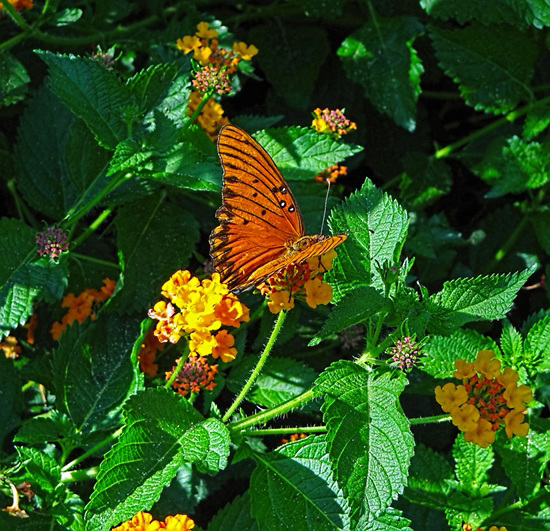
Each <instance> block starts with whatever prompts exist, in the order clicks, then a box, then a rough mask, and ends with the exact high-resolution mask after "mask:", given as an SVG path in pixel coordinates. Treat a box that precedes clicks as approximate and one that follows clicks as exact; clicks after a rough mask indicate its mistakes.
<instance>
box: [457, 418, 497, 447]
mask: <svg viewBox="0 0 550 531" xmlns="http://www.w3.org/2000/svg"><path fill="white" fill-rule="evenodd" d="M464 439H465V440H466V441H468V442H473V443H475V444H477V445H478V446H481V448H487V447H488V446H490V445H491V444H493V443H494V442H495V432H494V431H493V426H492V424H491V423H490V422H489V421H488V420H485V419H479V421H478V423H477V427H476V429H475V430H470V431H467V432H464Z"/></svg>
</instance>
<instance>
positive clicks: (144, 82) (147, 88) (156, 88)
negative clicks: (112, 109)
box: [126, 63, 178, 114]
mask: <svg viewBox="0 0 550 531" xmlns="http://www.w3.org/2000/svg"><path fill="white" fill-rule="evenodd" d="M177 73H178V66H177V64H176V63H166V64H162V63H161V64H155V65H151V66H149V67H148V68H145V69H144V70H141V71H139V72H138V73H136V74H135V75H134V76H133V77H131V78H130V79H129V80H128V81H127V82H126V85H127V86H128V88H129V89H130V90H131V92H132V94H133V95H134V97H135V99H136V101H137V103H138V105H139V107H140V109H141V111H142V112H143V113H144V114H146V113H148V112H149V111H151V110H152V109H153V107H156V106H157V105H159V104H160V102H161V101H162V100H164V99H165V98H166V97H167V95H168V92H169V90H170V87H171V86H172V83H173V81H174V79H175V77H176V75H177Z"/></svg>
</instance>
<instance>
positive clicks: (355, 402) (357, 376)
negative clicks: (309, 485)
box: [315, 361, 414, 520]
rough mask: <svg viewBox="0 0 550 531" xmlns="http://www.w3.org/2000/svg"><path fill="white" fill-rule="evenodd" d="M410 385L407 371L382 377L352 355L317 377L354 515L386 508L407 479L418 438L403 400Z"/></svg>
mask: <svg viewBox="0 0 550 531" xmlns="http://www.w3.org/2000/svg"><path fill="white" fill-rule="evenodd" d="M404 387H405V378H404V377H402V375H400V377H399V378H396V379H392V378H391V376H390V374H388V373H386V374H384V375H382V376H381V377H376V376H375V375H374V374H373V373H369V372H368V371H366V370H365V369H363V368H362V367H359V366H358V365H356V364H354V363H351V362H348V361H339V362H336V363H333V364H332V365H331V366H330V367H329V368H328V369H326V370H325V371H324V372H323V373H322V374H321V375H320V376H319V378H318V380H317V382H316V385H315V393H316V394H317V395H322V396H324V404H323V406H322V410H323V414H324V419H325V422H326V425H327V430H328V433H327V444H328V450H329V454H330V457H331V462H332V467H333V469H334V472H335V474H336V479H337V480H338V483H339V485H340V486H341V487H342V488H343V490H344V493H345V494H346V497H347V498H349V502H350V505H351V507H352V511H353V513H352V514H353V515H352V518H353V519H354V520H355V519H359V518H364V517H366V515H372V516H374V515H376V514H378V513H379V512H380V511H383V510H385V509H386V508H387V507H388V506H389V505H390V503H391V502H392V500H393V499H395V498H396V497H397V496H398V495H399V494H401V493H402V492H403V488H404V486H405V485H406V483H407V471H408V467H409V461H410V459H411V456H412V454H413V449H414V440H413V437H412V434H411V432H410V429H409V422H408V420H407V418H406V417H405V415H404V414H403V411H402V409H401V406H400V404H399V395H400V393H401V392H402V391H403V389H404Z"/></svg>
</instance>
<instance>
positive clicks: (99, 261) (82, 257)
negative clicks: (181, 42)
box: [71, 251, 120, 271]
mask: <svg viewBox="0 0 550 531" xmlns="http://www.w3.org/2000/svg"><path fill="white" fill-rule="evenodd" d="M71 257H72V258H78V259H79V260H83V261H85V262H90V263H91V264H97V265H101V266H104V267H110V268H111V269H116V270H117V271H120V266H119V265H118V264H115V263H114V262H108V261H107V260H102V259H101V258H96V257H95V256H88V255H87V254H80V253H75V252H73V251H71Z"/></svg>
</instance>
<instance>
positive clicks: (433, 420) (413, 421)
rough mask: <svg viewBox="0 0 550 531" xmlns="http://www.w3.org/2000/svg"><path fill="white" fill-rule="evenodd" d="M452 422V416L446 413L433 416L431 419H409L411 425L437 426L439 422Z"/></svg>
mask: <svg viewBox="0 0 550 531" xmlns="http://www.w3.org/2000/svg"><path fill="white" fill-rule="evenodd" d="M449 420H451V415H449V414H448V413H445V414H444V415H432V416H431V417H418V418H417V419H409V422H410V423H411V425H417V424H435V423H437V422H447V421H449Z"/></svg>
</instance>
